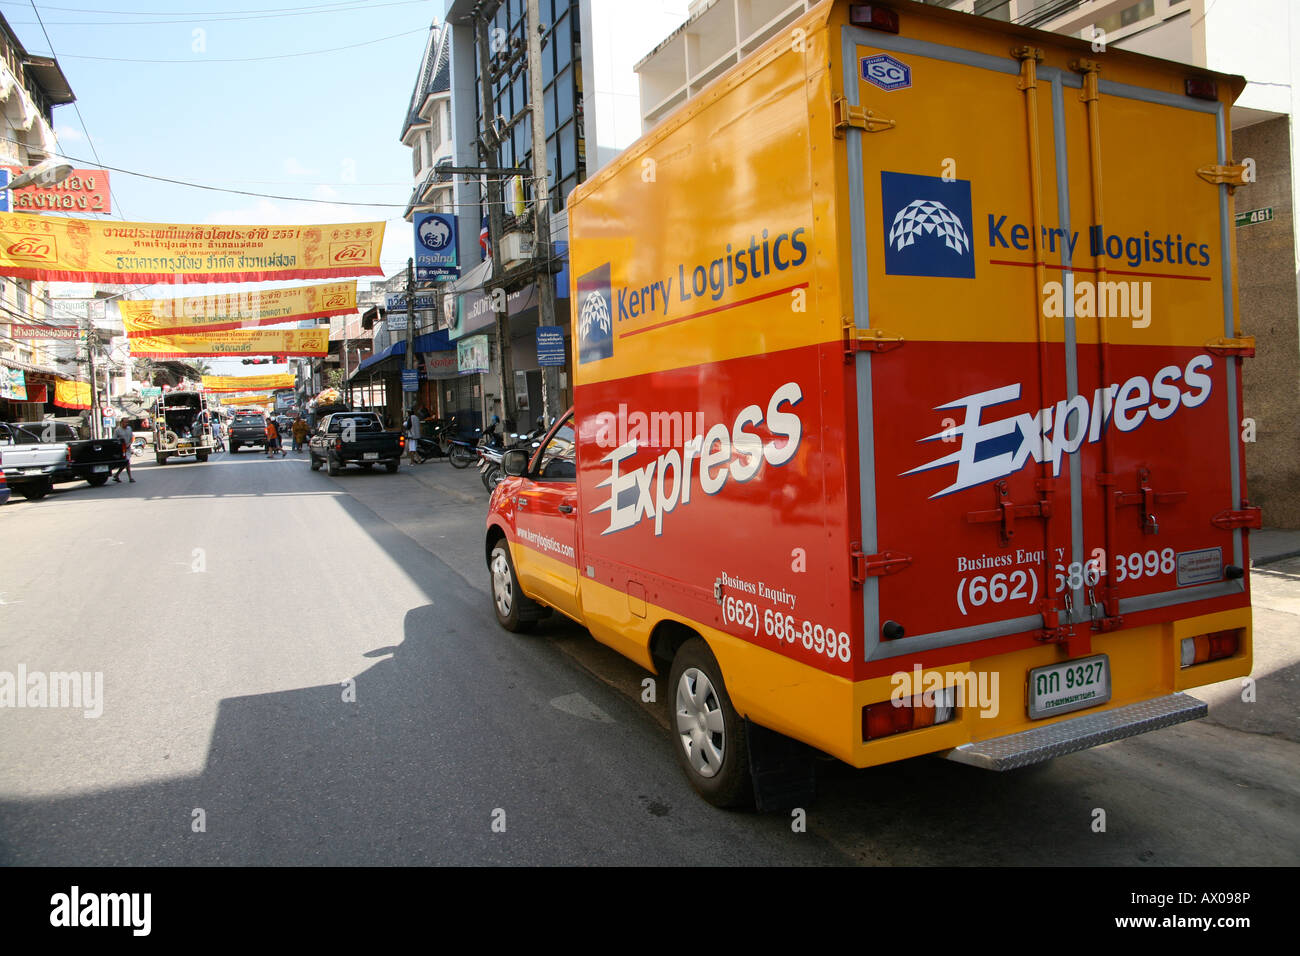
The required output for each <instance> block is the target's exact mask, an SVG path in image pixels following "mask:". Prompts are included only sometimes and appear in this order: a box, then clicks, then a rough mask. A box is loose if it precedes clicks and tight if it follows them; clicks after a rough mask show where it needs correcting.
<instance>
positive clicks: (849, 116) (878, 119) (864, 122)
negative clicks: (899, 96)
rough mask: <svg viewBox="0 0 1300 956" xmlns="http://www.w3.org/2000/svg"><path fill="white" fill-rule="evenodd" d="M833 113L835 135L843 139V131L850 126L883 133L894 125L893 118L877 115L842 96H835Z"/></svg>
mask: <svg viewBox="0 0 1300 956" xmlns="http://www.w3.org/2000/svg"><path fill="white" fill-rule="evenodd" d="M833 115H834V117H835V137H836V138H837V139H843V138H844V131H845V130H847V129H849V128H850V127H851V128H853V129H860V130H864V131H866V132H868V133H883V132H885V131H886V130H891V129H893V128H894V125H895V124H894V121H893V120H891V119H888V118H886V117H884V116H877V115H876V114H875V112H873V111H872V110H869V109H867V108H866V107H865V106H853V105H851V104H850V103H849V101H848V100H846V99H845V98H844V97H842V96H837V97H835V103H834V113H833Z"/></svg>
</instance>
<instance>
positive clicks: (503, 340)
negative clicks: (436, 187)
mask: <svg viewBox="0 0 1300 956" xmlns="http://www.w3.org/2000/svg"><path fill="white" fill-rule="evenodd" d="M494 9H495V5H494ZM474 32H475V33H476V34H477V37H478V72H479V87H480V90H481V91H482V100H483V132H482V133H481V135H480V136H479V143H478V149H479V156H480V157H481V158H482V161H483V164H484V165H486V166H492V167H495V166H497V165H499V159H498V157H497V155H496V150H497V146H498V145H499V141H498V140H497V137H496V133H495V132H493V127H494V126H495V125H496V100H494V99H493V98H492V51H491V49H490V48H489V46H488V18H487V14H486V13H480V15H479V17H478V20H477V22H476V23H475V25H474ZM486 179H487V204H488V245H489V248H490V249H491V250H492V288H490V289H488V295H489V296H490V297H491V299H492V304H493V305H494V306H495V305H496V304H497V301H498V300H497V291H498V289H500V288H501V287H500V284H499V283H500V280H501V232H502V230H503V229H504V227H505V224H504V222H503V221H502V218H501V216H502V210H503V208H504V202H503V201H502V196H501V177H500V176H499V175H497V174H488V175H487V176H486ZM501 296H502V299H504V298H505V290H504V289H501ZM496 317H497V367H498V369H499V370H500V372H501V419H502V422H503V423H504V421H505V420H506V419H507V418H512V417H513V416H514V413H515V370H514V362H513V360H512V357H511V354H510V311H509V308H508V307H507V305H506V303H505V302H504V301H502V302H501V311H500V312H497V313H496ZM486 425H487V423H486V422H485V423H484V427H486ZM503 430H504V425H503Z"/></svg>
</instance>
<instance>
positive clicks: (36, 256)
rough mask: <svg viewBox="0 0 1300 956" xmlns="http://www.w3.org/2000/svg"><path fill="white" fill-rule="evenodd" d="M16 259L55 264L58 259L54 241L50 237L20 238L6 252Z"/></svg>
mask: <svg viewBox="0 0 1300 956" xmlns="http://www.w3.org/2000/svg"><path fill="white" fill-rule="evenodd" d="M5 251H6V252H7V253H9V255H10V256H11V257H13V258H14V259H27V260H29V261H34V262H53V261H54V260H56V259H57V258H58V256H57V255H56V254H55V251H54V240H53V239H51V238H50V237H49V236H19V237H18V241H17V242H14V243H12V244H11V245H10V246H9V248H8V249H6V250H5Z"/></svg>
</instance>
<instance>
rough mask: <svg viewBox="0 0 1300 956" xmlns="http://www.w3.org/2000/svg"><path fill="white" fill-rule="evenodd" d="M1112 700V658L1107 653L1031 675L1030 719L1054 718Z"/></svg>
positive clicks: (1038, 669) (1032, 672) (1038, 670)
mask: <svg viewBox="0 0 1300 956" xmlns="http://www.w3.org/2000/svg"><path fill="white" fill-rule="evenodd" d="M1108 700H1110V658H1109V657H1107V656H1106V655H1105V654H1098V655H1097V656H1096V657H1083V658H1080V659H1079V660H1076V661H1065V662H1063V663H1061V664H1048V665H1047V666H1046V667H1035V668H1034V669H1033V670H1031V671H1030V672H1029V719H1030V720H1038V719H1039V718H1042V717H1055V716H1056V715H1057V714H1068V713H1069V712H1070V711H1072V710H1083V709H1084V708H1086V707H1095V706H1096V705H1098V704H1104V703H1105V702H1106V701H1108Z"/></svg>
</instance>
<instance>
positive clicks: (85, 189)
mask: <svg viewBox="0 0 1300 956" xmlns="http://www.w3.org/2000/svg"><path fill="white" fill-rule="evenodd" d="M30 168H31V167H30V166H0V170H4V173H5V175H4V184H5V185H8V184H9V181H10V180H12V179H17V178H18V177H19V176H21V175H22V174H23V173H25V172H27V170H28V169H30ZM8 199H9V204H8V205H7V206H5V208H4V209H3V210H0V211H3V212H70V213H74V214H75V213H88V212H95V213H101V214H103V215H108V214H109V213H111V212H112V211H113V209H112V202H111V198H110V192H109V185H108V173H106V172H104V171H103V170H102V169H74V170H73V171H72V172H71V173H69V174H68V177H67V178H66V179H64V180H63V182H61V183H55V184H54V185H53V186H24V187H23V188H22V189H17V190H14V191H12V192H11V193H9V196H8Z"/></svg>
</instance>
